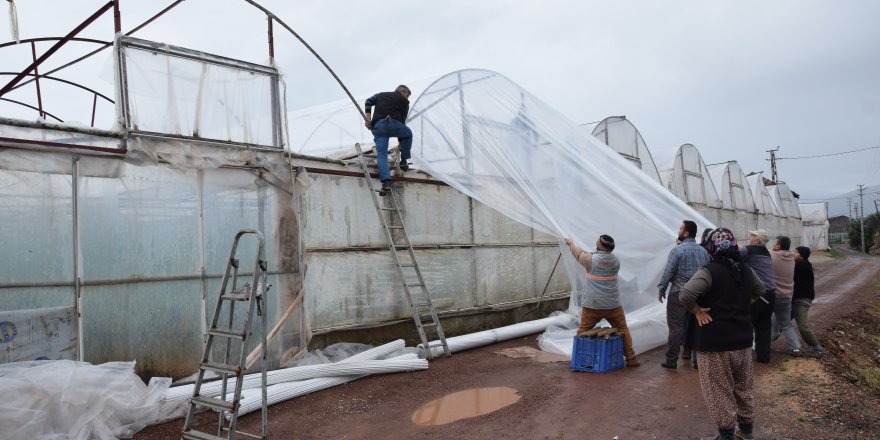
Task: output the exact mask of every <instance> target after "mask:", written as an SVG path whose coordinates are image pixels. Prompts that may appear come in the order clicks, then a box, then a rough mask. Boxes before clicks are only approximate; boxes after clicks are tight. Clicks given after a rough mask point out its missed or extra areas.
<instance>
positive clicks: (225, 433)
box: [181, 229, 269, 440]
mask: <svg viewBox="0 0 880 440" xmlns="http://www.w3.org/2000/svg"><path fill="white" fill-rule="evenodd" d="M249 234H254V235H256V236H257V239H258V241H259V248H258V249H257V252H256V254H257V255H256V260H255V261H254V271H253V277H252V278H251V282H250V283H245V284H244V285H242V286H241V287H238V285H237V283H238V277H239V275H238V267H239V260H238V258H236V257H235V253H236V250H237V249H238V243H239V240H240V239H241V238H242V236H244V235H249ZM267 270H268V264H267V262H266V259H265V242H264V239H263V233H262V232H260V231H257V230H255V229H242V230H241V231H239V232H238V233H237V234H236V235H235V240H234V241H233V242H232V250H231V251H230V253H229V259H228V260H227V262H226V272H224V273H223V281H222V282H221V285H220V294H219V296H218V297H217V305H216V307H215V308H214V317H213V318H212V320H211V327H210V329H209V330H208V334H207V339H206V340H205V352H204V354H203V355H202V361H201V363H200V364H199V374H198V376H197V378H196V383H195V388H194V389H193V397H192V399H191V400H190V405H189V411H188V412H187V414H186V422H184V425H183V434H182V437H181V438H183V439H192V440H223V439H235V438H238V437H237V436H243V437H246V438H255V439H266V438H268V435H269V412H268V409H267V396H266V353H267V350H266V349H267V344H266V334H267V333H266V292H267V291H268V286H267V285H266V275H267ZM230 278H232V285H231V287H230V286H229V279H230ZM227 287H230V288H229V289H228V290H227ZM242 301H244V302H246V303H247V315H246V316H245V318H244V319H245V322H244V326H243V327H242V328H233V325H234V320H235V304H236V303H238V302H242ZM224 304H225V305H226V307H225V310H226V314H225V317H226V323H225V324H226V327H220V325H221V322H220V321H221V317H220V315H221V314H222V310H223V309H224V307H223V306H224ZM255 306H256V309H257V310H256V311H257V314H258V315H259V316H260V325H261V331H260V332H261V333H262V335H261V336H262V340H261V341H260V343H261V345H262V349H263V355H262V357H261V362H260V364H261V373H262V382H261V388H262V392H263V396H262V397H263V407H262V410H263V411H262V412H263V426H262V432H261V435H256V434H249V433H246V432H240V431H238V428H237V424H238V409H239V406H240V402H241V389H242V384H243V382H244V380H243V379H244V370H245V358H246V356H247V351H246V349H245V348H246V346H247V342H248V339H249V337H250V336H252V335H253V332H252V331H251V324H252V323H253V317H254V308H255ZM215 338H223V339H225V344H224V345H225V347H224V348H225V350H222V355H221V356H220V357H222V361H217V360H215V359H216V357H215V356H212V349H213V346H214V343H215V342H216V341H215ZM233 341H237V343H236V345H239V347H238V348H239V351H238V353H237V354H236V356H237V357H236V358H235V362H236V363H235V364H230V357H231V355H232V348H233V347H232V345H233ZM207 371H211V372H214V373H217V374H219V375H220V378H221V379H220V380H222V381H223V384H222V391H221V393H220V395H219V396H218V397H211V396H203V395H201V394H200V392H201V388H202V383H203V382H204V379H205V372H207ZM233 378H234V379H235V384H234V390H233V392H232V396H230V397H231V398H232V399H231V400H227V392H228V391H229V390H228V386H229V380H230V379H233ZM199 407H201V408H208V409H211V410H213V411H216V412H218V413H219V414H218V415H219V421H218V427H217V435H214V434H209V433H207V432H201V431H196V430H194V429H193V428H192V426H193V415H194V413H195V412H196V408H199ZM227 413H229V421H228V425H227V424H226V420H225V418H226V414H227Z"/></svg>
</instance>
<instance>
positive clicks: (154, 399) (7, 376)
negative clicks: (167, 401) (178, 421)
mask: <svg viewBox="0 0 880 440" xmlns="http://www.w3.org/2000/svg"><path fill="white" fill-rule="evenodd" d="M134 367H135V362H108V363H105V364H100V365H92V364H90V363H88V362H76V361H68V360H61V361H30V362H14V363H10V364H5V365H0V396H3V398H2V400H0V439H10V440H12V439H16V440H18V439H29V440H35V439H39V440H50V439H51V440H74V439H76V440H80V439H81V440H91V439H101V440H103V439H116V438H131V437H133V436H134V434H135V433H136V432H138V431H140V430H141V429H143V428H144V427H146V426H147V425H150V424H153V423H156V422H157V421H160V420H164V419H166V418H167V417H166V416H165V415H163V414H161V413H160V410H159V408H160V407H159V400H160V399H161V397H162V395H163V394H164V393H165V391H166V390H167V389H168V387H169V385H171V379H170V378H153V379H152V380H150V384H149V385H144V383H143V381H142V380H141V379H140V377H138V376H137V375H136V374H134Z"/></svg>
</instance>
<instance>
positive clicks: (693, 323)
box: [684, 312, 699, 356]
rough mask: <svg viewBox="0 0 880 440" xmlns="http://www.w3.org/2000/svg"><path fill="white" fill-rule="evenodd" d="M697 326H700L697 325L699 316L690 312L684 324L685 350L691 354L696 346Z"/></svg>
mask: <svg viewBox="0 0 880 440" xmlns="http://www.w3.org/2000/svg"><path fill="white" fill-rule="evenodd" d="M697 327H699V325H697V317H696V316H695V315H694V314H693V313H690V312H688V314H687V319H686V320H685V324H684V352H685V353H686V354H687V355H689V356H690V354H691V352H692V351H694V347H695V346H696V342H697V341H696V339H697Z"/></svg>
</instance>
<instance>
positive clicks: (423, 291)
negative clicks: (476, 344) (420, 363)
mask: <svg viewBox="0 0 880 440" xmlns="http://www.w3.org/2000/svg"><path fill="white" fill-rule="evenodd" d="M355 149H356V150H357V153H358V162H359V163H360V164H361V169H362V170H363V172H364V177H365V178H366V180H367V187H368V188H369V189H370V195H371V196H372V197H373V205H374V206H375V207H376V213H377V214H378V215H379V222H380V223H381V224H382V229H384V230H385V239H386V240H387V241H388V248H389V249H390V250H391V256H392V257H393V258H394V263H395V264H396V265H397V270H398V272H399V273H400V279H401V281H402V284H403V291H404V292H405V293H406V300H407V302H408V303H409V307H410V309H411V310H412V315H413V321H414V322H415V323H416V330H418V332H419V338H420V339H421V341H422V347H423V349H424V350H425V357H426V358H428V359H433V358H434V349H435V348H443V354H445V355H446V356H449V355H450V354H451V353H450V352H449V345H448V344H447V343H446V336H444V335H443V327H442V326H441V325H440V319H439V318H438V317H437V310H436V309H435V308H434V304H433V303H432V302H431V295H429V294H428V287H427V285H425V279H424V277H422V271H421V269H419V263H418V261H416V254H415V252H414V251H413V247H412V243H410V241H409V235H407V233H406V226H404V224H403V214H402V213H401V212H400V208H399V206H400V205H399V204H398V201H397V196H396V195H395V194H394V189H391V192H390V193H389V194H388V195H387V196H385V197H382V198H383V199H386V200H388V203H387V204H386V205H388V207H386V206H382V203H380V202H379V198H380V197H379V195H378V193H379V190H378V189H376V187H375V186H374V185H373V178H372V176H370V170H369V169H368V168H367V159H366V157H365V156H364V153H363V151H362V150H361V145H360V144H355ZM385 211H387V212H389V213H390V216H389V217H390V219H386V218H385V215H384V212H385ZM391 223H394V224H391ZM392 231H398V232H399V233H400V240H397V241H395V240H394V234H392ZM404 249H406V251H407V252H405V253H403V255H404V256H403V257H401V252H398V251H402V250H404ZM401 259H403V260H404V261H401ZM408 271H410V273H407V272H408ZM413 276H414V277H415V278H416V282H411V279H412V278H413ZM431 330H432V331H433V332H434V335H436V340H437V341H439V342H435V343H433V344H431V339H429V338H428V336H429V335H428V333H427V331H431Z"/></svg>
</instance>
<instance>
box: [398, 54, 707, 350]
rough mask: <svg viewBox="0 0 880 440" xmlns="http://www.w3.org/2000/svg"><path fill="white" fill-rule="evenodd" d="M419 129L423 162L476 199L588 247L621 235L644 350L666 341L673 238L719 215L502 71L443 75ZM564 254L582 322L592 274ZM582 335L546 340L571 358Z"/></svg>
mask: <svg viewBox="0 0 880 440" xmlns="http://www.w3.org/2000/svg"><path fill="white" fill-rule="evenodd" d="M407 125H408V126H409V127H410V128H411V129H412V131H413V135H414V136H413V138H414V139H415V140H416V141H415V142H414V144H413V150H412V154H413V162H414V163H415V165H417V166H419V167H420V168H421V169H423V170H424V171H426V172H428V173H430V174H431V175H432V176H434V177H436V178H438V179H441V180H443V181H444V182H446V183H448V184H449V185H451V186H453V187H455V188H456V189H458V190H460V191H462V192H463V193H464V194H467V195H468V196H470V197H472V198H474V199H476V200H478V201H480V202H481V203H483V204H485V205H488V206H489V207H492V208H494V209H496V210H498V211H500V212H501V213H503V214H505V215H507V216H508V217H510V218H512V219H514V220H516V221H518V222H520V223H523V224H525V225H527V226H530V227H532V228H534V229H536V230H538V231H541V232H544V233H548V234H551V235H554V236H557V237H560V238H562V237H570V238H571V239H572V241H573V242H574V243H575V244H579V245H581V246H583V245H586V244H590V243H593V242H594V241H595V238H596V237H597V236H599V235H601V234H607V235H609V236H612V237H614V240H615V248H614V254H615V255H616V256H617V258H618V259H619V260H620V272H619V273H618V275H617V276H618V279H617V284H618V290H619V298H620V304H621V306H622V307H623V309H624V310H625V311H626V320H627V324H628V327H629V331H630V332H631V335H632V340H633V350H634V351H635V352H636V353H640V352H643V351H645V350H648V349H651V348H653V347H657V346H659V345H662V344H663V343H665V342H666V332H667V329H666V323H665V318H666V317H665V310H664V307H663V306H662V305H661V304H659V303H657V300H656V294H657V293H656V292H657V291H656V282H657V280H658V279H660V276H661V274H662V271H663V268H664V265H665V263H666V258H665V257H666V255H667V254H668V253H669V250H670V249H671V248H672V247H673V246H674V240H672V239H671V238H670V237H669V231H670V230H671V229H673V228H675V227H677V226H678V225H679V224H680V223H681V219H683V218H689V219H694V221H695V222H696V223H697V224H698V225H699V226H700V227H701V228H703V227H708V226H711V224H710V223H709V221H708V220H706V219H705V218H704V217H702V216H701V215H700V214H698V213H697V212H696V211H694V210H693V209H691V208H690V207H689V206H687V205H686V204H685V203H684V202H682V201H681V200H679V199H678V198H676V197H675V196H674V195H672V194H671V193H670V192H669V191H667V190H666V188H664V187H662V186H661V185H660V184H658V183H657V182H656V181H654V180H652V179H651V178H649V177H648V176H647V175H645V174H644V173H643V172H642V171H641V170H639V169H638V168H636V167H634V166H632V165H631V164H630V163H628V162H627V161H626V159H624V158H622V157H620V156H619V155H618V154H617V153H615V152H614V151H613V150H612V149H610V148H608V147H607V146H606V145H604V144H602V143H601V142H600V141H599V140H598V139H596V138H595V137H593V136H591V135H590V134H588V133H587V132H585V131H584V130H583V129H582V128H581V127H578V125H577V124H576V123H575V122H573V121H571V120H569V119H568V118H566V117H565V116H563V115H561V114H560V113H559V112H557V111H556V110H554V109H552V108H551V107H550V106H549V105H547V104H546V103H544V102H543V101H541V100H539V99H538V98H536V97H534V96H533V95H532V94H531V93H529V92H528V91H526V90H524V89H523V88H522V87H520V86H518V85H517V84H515V83H513V82H512V81H510V80H509V79H507V78H506V77H504V76H503V75H501V74H498V73H496V72H492V71H488V70H462V71H457V72H453V73H450V74H448V75H446V76H444V77H442V78H440V79H439V80H437V81H435V82H434V83H433V84H432V85H430V86H429V87H428V88H427V89H426V90H425V91H424V92H423V93H422V94H421V95H420V96H419V98H418V100H417V101H416V102H415V103H414V104H413V106H412V109H411V111H410V117H409V119H408V121H407ZM560 246H564V243H562V242H561V241H560ZM562 258H563V261H564V264H565V267H566V271H567V273H568V278H569V281H570V283H571V287H572V295H571V300H570V302H569V308H568V312H569V313H571V314H572V320H571V321H573V322H577V318H576V317H577V316H579V315H580V312H581V306H582V305H583V304H584V298H583V292H584V285H585V281H586V279H585V278H584V276H583V271H584V268H583V266H582V265H581V264H578V262H577V260H576V259H575V257H574V256H573V255H571V253H570V252H563V257H562ZM510 264H515V263H514V262H513V261H511V263H510ZM550 264H552V261H551V263H550ZM575 328H576V324H573V325H568V326H551V327H550V328H548V329H547V331H546V332H545V333H544V335H542V337H541V338H540V340H539V343H540V346H541V348H542V349H544V350H547V351H552V352H557V353H563V354H567V355H570V354H571V347H572V338H573V337H574V334H575Z"/></svg>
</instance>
